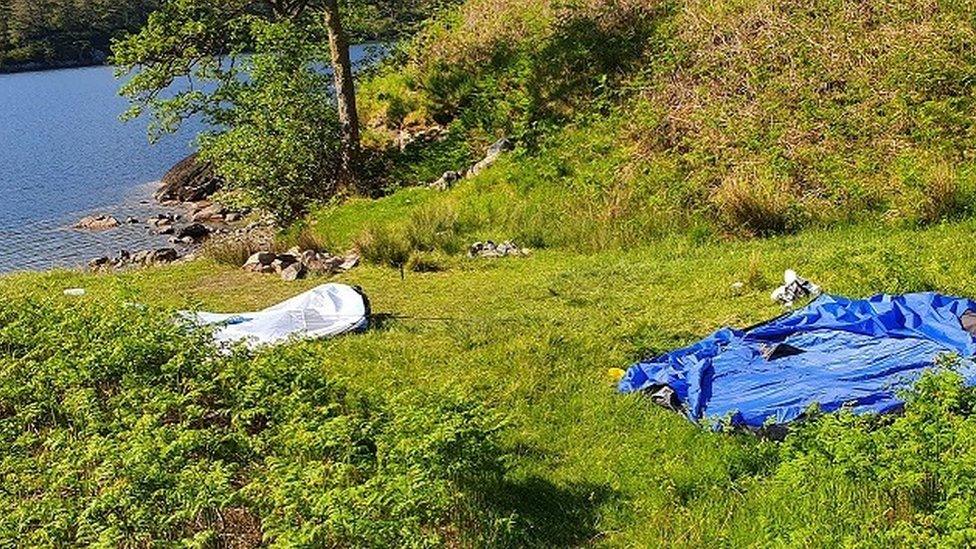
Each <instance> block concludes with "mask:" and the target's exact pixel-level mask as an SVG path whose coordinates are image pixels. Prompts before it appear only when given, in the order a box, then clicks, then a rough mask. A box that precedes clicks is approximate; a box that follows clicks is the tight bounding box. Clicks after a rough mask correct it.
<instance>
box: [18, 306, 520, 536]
mask: <svg viewBox="0 0 976 549" xmlns="http://www.w3.org/2000/svg"><path fill="white" fill-rule="evenodd" d="M118 297H121V296H118ZM120 301H121V300H120ZM0 326H2V327H0V478H3V486H4V488H3V490H2V491H0V540H6V541H8V542H9V541H13V540H16V542H17V543H18V544H23V545H24V546H38V545H51V546H64V545H88V544H94V545H103V546H109V545H111V546H135V545H170V544H179V545H194V546H198V545H199V546H238V547H253V546H258V545H262V544H273V545H278V546H296V545H300V546H360V547H362V546H373V547H380V546H393V545H395V546H414V547H421V546H441V545H443V544H445V543H465V544H470V543H479V544H480V543H484V544H491V543H503V542H504V540H505V539H506V538H505V537H504V536H505V535H508V533H509V532H510V531H512V530H511V525H512V524H514V523H512V520H513V518H512V517H510V516H504V515H492V513H490V512H486V511H485V510H484V509H480V508H479V507H478V505H479V498H483V497H484V494H485V493H486V491H490V490H491V487H492V486H495V485H497V484H498V483H499V482H500V480H501V478H502V474H503V462H502V458H503V454H502V451H501V449H500V446H499V432H500V430H501V429H502V427H503V425H504V423H503V422H502V421H501V419H500V417H499V416H497V415H495V414H494V413H492V412H490V411H489V410H487V409H485V408H484V407H483V406H481V405H479V404H477V403H474V402H472V401H470V400H465V399H462V398H459V397H455V396H451V395H446V394H444V395H434V394H423V393H415V394H408V393H399V394H396V395H388V396H387V397H380V396H378V395H366V394H364V393H362V392H361V391H353V390H350V389H349V388H347V387H346V385H345V383H343V382H342V381H341V380H338V379H334V378H333V376H332V375H331V374H330V373H329V372H327V371H324V370H323V369H322V368H321V367H320V363H319V362H318V361H317V360H316V359H315V358H314V355H313V354H312V353H310V351H309V349H308V348H306V347H303V346H301V345H298V346H290V347H285V348H281V349H276V350H275V351H274V352H261V353H257V354H252V353H250V352H247V351H245V350H243V349H234V350H233V351H230V352H227V353H221V352H218V351H217V349H215V347H214V345H213V344H212V342H211V340H210V339H209V336H208V334H207V333H206V332H204V331H201V330H198V329H193V328H190V327H188V326H187V325H186V324H185V323H183V322H180V321H177V320H176V319H175V318H174V317H173V316H171V315H170V314H168V313H166V312H164V311H158V310H154V309H150V308H145V307H140V306H136V305H117V304H110V303H91V304H84V305H79V304H65V303H58V302H55V301H53V300H40V301H34V300H27V301H18V302H9V301H5V302H4V303H3V305H2V306H0ZM479 494H481V495H479Z"/></svg>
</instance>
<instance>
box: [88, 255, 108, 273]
mask: <svg viewBox="0 0 976 549" xmlns="http://www.w3.org/2000/svg"><path fill="white" fill-rule="evenodd" d="M111 264H112V260H111V259H109V258H108V257H96V258H95V259H92V260H91V261H89V262H88V268H89V269H91V270H93V271H96V270H98V269H102V268H105V267H107V266H109V265H111Z"/></svg>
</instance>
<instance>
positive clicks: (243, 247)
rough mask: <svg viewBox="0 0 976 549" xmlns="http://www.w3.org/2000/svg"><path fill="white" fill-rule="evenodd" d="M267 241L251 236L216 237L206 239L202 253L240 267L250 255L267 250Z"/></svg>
mask: <svg viewBox="0 0 976 549" xmlns="http://www.w3.org/2000/svg"><path fill="white" fill-rule="evenodd" d="M268 247H269V246H268V243H267V242H264V241H263V240H261V239H258V238H254V237H251V236H243V237H241V238H218V239H211V240H209V241H207V243H206V244H204V246H203V250H202V251H203V254H204V255H205V256H207V257H209V258H210V259H213V260H214V261H216V262H217V263H221V264H223V265H231V266H234V267H240V266H241V265H243V264H244V263H245V262H246V261H247V259H248V258H249V257H251V255H253V254H255V253H257V252H261V251H267V250H268Z"/></svg>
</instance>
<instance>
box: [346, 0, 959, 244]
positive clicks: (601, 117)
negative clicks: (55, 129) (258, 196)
mask: <svg viewBox="0 0 976 549" xmlns="http://www.w3.org/2000/svg"><path fill="white" fill-rule="evenodd" d="M973 8H974V5H973V4H972V3H970V2H958V3H956V2H954V3H933V2H924V1H923V2H916V1H897V2H853V1H842V0H810V1H804V2H795V1H792V0H783V1H774V2H695V1H670V2H656V1H653V2H652V1H644V0H628V1H621V2H618V1H609V0H586V1H582V2H574V3H568V4H567V3H556V2H552V3H551V2H548V1H544V0H535V1H531V2H514V1H506V0H472V1H469V2H467V3H465V5H464V6H463V8H462V9H461V10H459V11H458V12H456V13H455V14H454V16H453V17H450V18H447V19H445V20H444V21H443V22H442V23H441V24H439V25H435V26H433V27H432V28H431V29H429V30H428V31H427V34H426V35H425V37H424V38H423V39H421V40H419V41H418V43H417V44H418V45H417V46H416V47H415V48H414V50H413V53H412V55H411V56H410V57H409V59H408V61H407V62H405V63H403V64H401V65H399V66H395V67H393V68H391V69H390V70H389V71H388V73H387V74H385V75H384V76H382V77H381V78H377V79H376V80H374V81H373V82H368V83H366V85H365V87H364V92H363V93H364V95H365V96H366V101H365V102H366V106H367V117H368V118H369V120H370V123H371V124H372V126H373V127H374V129H375V130H376V132H375V135H374V137H375V139H377V140H378V141H380V142H383V141H384V139H389V135H391V132H393V131H396V130H400V129H403V128H408V129H409V128H411V127H424V126H428V125H431V124H433V123H435V122H436V123H447V124H448V125H449V128H450V129H451V130H452V132H453V135H455V136H456V138H455V140H454V141H453V143H455V144H467V145H468V146H469V147H471V148H473V149H475V150H476V152H479V153H480V150H478V149H480V147H481V146H484V145H485V144H486V143H489V142H490V141H491V140H492V138H493V137H497V136H501V135H508V136H511V137H514V138H515V139H516V140H517V141H518V142H519V143H520V144H521V151H520V152H521V154H520V155H519V156H518V158H517V159H516V160H514V161H512V162H510V163H508V164H507V165H506V167H505V168H503V169H501V170H498V171H496V172H495V173H494V175H493V176H490V177H489V178H490V179H493V180H494V181H495V182H496V184H490V183H485V182H483V181H484V180H480V181H479V182H478V183H477V184H478V185H480V188H479V193H478V194H479V196H481V197H483V196H485V194H486V193H488V194H497V195H499V196H506V197H510V196H514V197H515V198H514V199H507V200H510V201H511V202H512V203H513V206H512V208H509V209H507V211H505V212H503V215H504V216H505V218H497V217H494V218H491V219H484V218H483V216H481V217H480V219H482V221H483V224H484V225H485V226H490V227H493V228H497V227H499V226H506V225H507V227H508V228H509V230H513V231H514V230H522V231H530V232H534V233H538V234H541V235H545V236H544V237H539V238H537V240H545V241H547V242H546V243H547V244H561V243H565V242H572V243H582V244H584V245H587V246H590V245H592V246H590V247H597V248H599V247H602V246H604V245H608V244H614V245H616V244H629V243H632V242H633V240H634V239H635V238H636V239H637V240H645V241H646V240H653V239H654V238H657V236H659V235H660V234H668V233H672V232H675V231H678V232H682V231H687V230H694V231H708V232H712V233H716V234H737V235H768V234H774V233H782V232H789V231H796V230H799V229H802V228H805V227H811V226H824V225H833V224H838V223H840V224H844V223H849V222H854V221H859V220H866V219H870V220H885V221H887V222H891V223H896V224H898V223H906V224H910V225H924V224H926V223H932V222H936V221H939V220H941V219H947V218H955V217H960V216H966V215H968V214H969V213H970V212H971V209H972V204H973V199H974V189H976V187H974V179H973V158H972V150H973V145H974V143H973V139H974V137H973V136H974V127H973V121H974V120H976V105H974V89H973V82H974V81H976V79H974V77H976V53H974V52H976V32H974V26H973V25H974V22H973V19H972V13H973ZM455 146H458V145H455ZM445 148H449V146H448V145H446V146H445ZM462 152H467V151H462ZM441 154H444V155H445V156H447V157H451V155H450V154H448V153H447V152H443V151H442V152H441ZM456 156H457V154H455V155H454V156H453V157H456ZM434 164H436V162H435V163H434ZM436 168H438V169H456V166H451V165H450V162H443V163H441V164H439V165H436ZM438 169H433V167H432V168H431V169H430V170H428V171H426V172H423V173H418V172H412V173H410V174H409V175H410V176H414V175H419V176H421V177H417V179H421V181H411V180H410V177H404V178H401V179H400V180H398V181H395V183H397V184H413V183H417V182H424V181H423V179H424V178H430V177H431V176H432V174H434V173H436V172H437V171H438ZM438 175H439V174H438ZM433 177H434V178H436V175H434V176H433ZM461 192H464V191H461ZM446 200H447V201H448V202H452V203H457V207H458V208H459V209H460V210H461V211H460V212H459V213H460V215H461V216H462V217H464V215H465V213H466V212H465V210H468V209H473V206H471V205H470V204H469V201H466V200H463V199H462V200H452V199H446ZM472 215H473V216H474V217H479V216H478V215H477V212H473V214H472ZM568 219H573V220H574V221H576V222H582V225H583V226H581V227H578V230H579V231H581V232H583V233H585V234H587V235H590V236H588V237H580V236H578V235H562V234H560V232H561V228H562V230H565V229H566V226H567V225H570V224H567V223H565V221H566V220H568ZM543 224H544V225H543ZM571 225H576V223H574V224H571ZM575 228H576V227H574V228H571V229H569V230H574V229H575ZM553 229H555V230H553ZM636 235H640V236H636ZM526 236H527V237H528V238H530V239H531V238H533V235H526ZM581 240H582V241H583V242H581ZM586 240H594V241H593V242H588V243H587V242H585V241H586Z"/></svg>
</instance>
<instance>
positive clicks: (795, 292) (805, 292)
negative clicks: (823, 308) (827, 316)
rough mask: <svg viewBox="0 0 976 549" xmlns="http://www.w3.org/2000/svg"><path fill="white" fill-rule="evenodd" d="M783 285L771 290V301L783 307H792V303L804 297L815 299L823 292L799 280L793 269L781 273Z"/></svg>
mask: <svg viewBox="0 0 976 549" xmlns="http://www.w3.org/2000/svg"><path fill="white" fill-rule="evenodd" d="M783 282H784V284H783V285H782V286H780V287H779V288H776V289H775V290H773V293H772V295H771V296H770V297H772V299H773V301H778V302H780V303H782V304H783V305H784V306H785V307H792V306H793V303H794V302H795V301H797V300H799V299H803V298H804V297H808V296H811V297H817V296H818V295H820V294H821V293H822V292H823V290H822V289H821V288H820V286H817V285H816V284H814V283H813V282H810V281H809V280H807V279H805V278H801V277H800V276H799V275H797V274H796V271H794V270H793V269H787V270H786V272H785V273H783Z"/></svg>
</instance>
